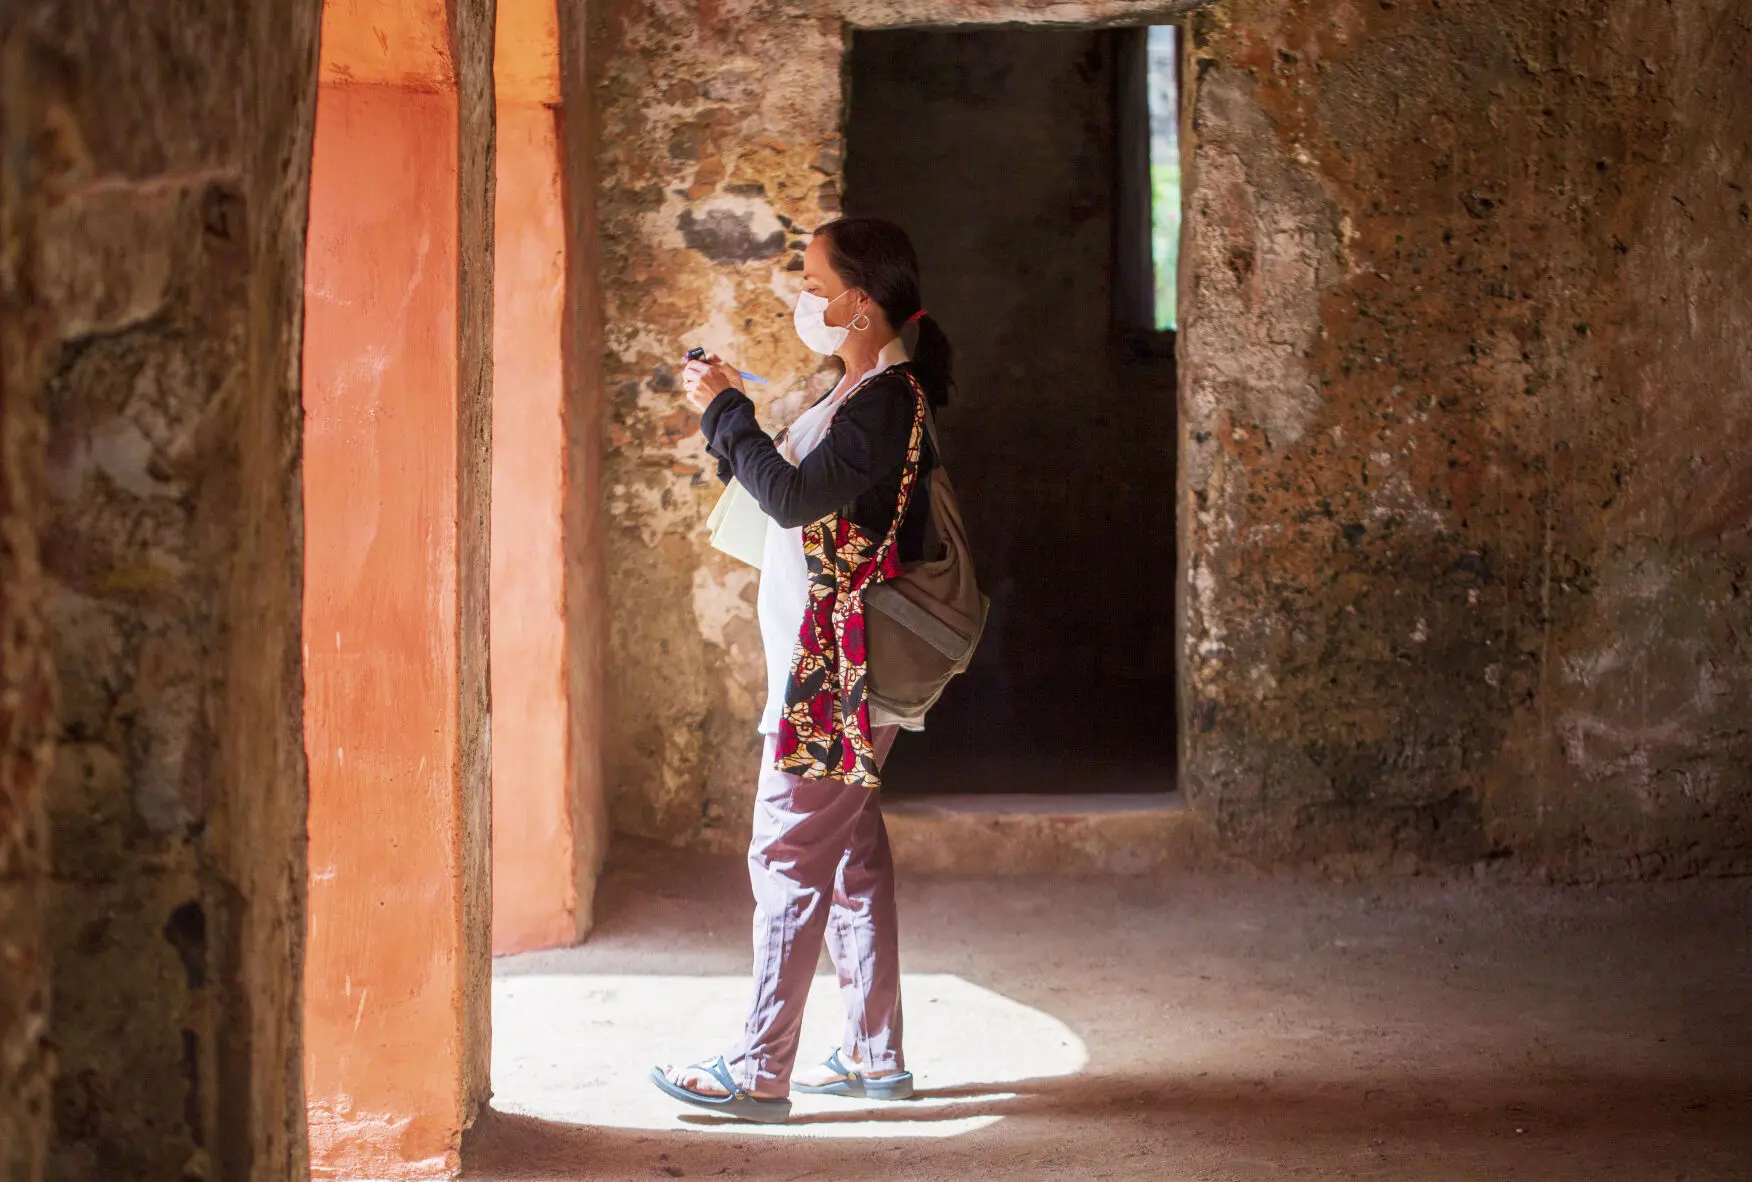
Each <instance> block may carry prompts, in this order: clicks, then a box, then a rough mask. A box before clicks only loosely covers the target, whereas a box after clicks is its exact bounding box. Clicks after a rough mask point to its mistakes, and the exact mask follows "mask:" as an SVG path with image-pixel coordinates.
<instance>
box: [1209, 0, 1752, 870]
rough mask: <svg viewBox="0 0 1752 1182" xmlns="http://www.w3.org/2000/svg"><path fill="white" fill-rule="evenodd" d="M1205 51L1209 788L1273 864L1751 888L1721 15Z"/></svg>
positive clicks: (1751, 183)
mask: <svg viewBox="0 0 1752 1182" xmlns="http://www.w3.org/2000/svg"><path fill="white" fill-rule="evenodd" d="M1193 31H1194V48H1193V51H1192V52H1193V61H1192V62H1191V63H1190V65H1189V77H1191V78H1192V79H1193V80H1194V85H1195V86H1196V90H1195V92H1194V98H1193V102H1192V103H1191V108H1192V114H1191V119H1192V133H1193V140H1194V143H1195V147H1194V149H1193V153H1192V160H1193V167H1194V169H1195V171H1194V174H1193V178H1192V181H1191V197H1190V202H1189V206H1190V208H1189V210H1188V214H1189V226H1188V236H1187V245H1188V254H1189V261H1188V265H1187V267H1186V269H1185V272H1184V276H1183V282H1184V288H1183V291H1184V299H1183V302H1184V306H1185V308H1186V321H1187V323H1186V328H1185V336H1184V346H1183V352H1182V363H1183V384H1182V407H1183V415H1184V421H1183V431H1184V440H1183V454H1184V457H1185V469H1186V486H1185V490H1184V491H1185V494H1186V497H1187V501H1186V503H1185V504H1183V506H1182V527H1183V550H1184V554H1183V562H1184V564H1185V569H1186V573H1187V581H1186V585H1185V588H1184V591H1185V594H1186V596H1187V601H1188V602H1187V607H1186V612H1185V628H1186V634H1185V653H1184V660H1185V662H1186V665H1185V669H1186V678H1185V680H1184V681H1183V685H1182V698H1183V707H1184V711H1185V715H1186V717H1185V720H1184V723H1185V725H1184V728H1183V734H1184V767H1185V771H1186V773H1187V780H1188V787H1189V789H1190V790H1191V791H1192V793H1193V799H1194V801H1195V803H1196V804H1197V805H1198V806H1199V808H1200V809H1201V810H1202V811H1203V812H1204V813H1205V814H1206V815H1207V816H1209V817H1210V818H1212V819H1213V820H1214V821H1215V822H1216V823H1217V825H1218V826H1219V828H1220V829H1221V830H1222V831H1223V832H1224V833H1225V834H1226V835H1228V836H1230V837H1232V838H1235V839H1238V840H1240V841H1241V842H1242V843H1243V844H1245V845H1247V846H1249V847H1252V848H1255V849H1259V850H1262V851H1268V852H1272V853H1284V854H1293V855H1296V854H1310V853H1319V852H1323V851H1330V850H1334V849H1340V848H1347V847H1348V848H1355V847H1359V846H1362V847H1370V846H1376V847H1380V846H1390V847H1392V848H1397V849H1399V850H1402V851H1409V852H1411V853H1415V854H1418V855H1428V856H1437V857H1448V858H1455V857H1467V858H1470V857H1478V856H1481V855H1486V854H1494V853H1516V854H1520V855H1524V856H1525V857H1526V858H1527V859H1528V860H1529V861H1531V862H1533V863H1534V864H1541V865H1547V866H1550V867H1552V868H1554V869H1557V870H1560V871H1565V872H1575V873H1586V874H1613V875H1619V874H1635V875H1642V874H1658V873H1683V872H1688V871H1694V870H1700V869H1705V868H1720V869H1730V868H1735V867H1744V866H1745V865H1746V864H1747V858H1748V855H1749V853H1752V848H1749V840H1752V833H1749V830H1748V828H1747V824H1746V823H1747V820H1748V813H1749V811H1752V781H1749V778H1748V774H1747V771H1746V767H1747V757H1748V755H1749V754H1752V715H1749V711H1748V707H1747V705H1746V703H1747V700H1748V699H1747V689H1748V686H1749V684H1752V650H1749V648H1748V644H1749V642H1752V586H1749V585H1748V581H1747V561H1748V557H1749V556H1752V534H1749V533H1748V524H1749V518H1752V463H1749V462H1748V459H1747V456H1746V452H1745V448H1744V442H1743V441H1744V440H1745V439H1746V438H1747V436H1748V430H1749V428H1752V343H1749V342H1752V337H1749V335H1748V332H1747V328H1748V318H1749V316H1752V311H1749V309H1748V305H1747V303H1746V301H1745V295H1744V287H1745V283H1746V276H1747V275H1748V274H1752V225H1749V224H1748V215H1747V197H1748V190H1749V189H1752V160H1749V158H1748V151H1749V145H1752V116H1749V115H1748V113H1747V111H1746V110H1745V108H1744V104H1736V103H1735V102H1733V101H1732V100H1731V98H1730V95H1731V94H1732V93H1733V88H1734V86H1735V82H1734V80H1735V79H1737V78H1738V79H1743V78H1745V77H1746V76H1747V72H1748V68H1749V67H1752V24H1749V22H1748V17H1747V14H1746V13H1745V12H1744V11H1743V10H1742V9H1740V8H1739V7H1737V6H1735V5H1732V4H1726V3H1717V4H1703V5H1693V6H1685V7H1684V8H1681V7H1679V6H1669V5H1665V4H1656V3H1648V4H1632V5H1628V6H1627V5H1606V4H1567V5H1555V6H1554V5H1544V4H1510V5H1502V4H1475V3H1454V2H1452V0H1443V2H1442V3H1400V4H1393V3H1387V4H1366V5H1356V6H1328V5H1314V4H1281V3H1236V4H1233V5H1228V6H1225V7H1223V8H1220V9H1215V10H1212V11H1211V12H1210V13H1208V14H1203V15H1201V16H1200V17H1199V18H1197V19H1196V20H1195V22H1194V24H1193ZM1736 440H1738V441H1740V442H1739V444H1738V446H1736V443H1735V441H1736Z"/></svg>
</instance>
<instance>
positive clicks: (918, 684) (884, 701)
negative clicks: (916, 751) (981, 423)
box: [864, 375, 990, 731]
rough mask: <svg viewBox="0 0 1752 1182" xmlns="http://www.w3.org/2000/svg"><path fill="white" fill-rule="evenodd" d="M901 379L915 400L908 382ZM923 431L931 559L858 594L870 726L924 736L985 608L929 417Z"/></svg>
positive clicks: (964, 660)
mask: <svg viewBox="0 0 1752 1182" xmlns="http://www.w3.org/2000/svg"><path fill="white" fill-rule="evenodd" d="M907 380H908V382H909V384H911V385H912V387H913V391H914V392H915V393H918V392H919V387H918V384H917V382H916V381H914V379H913V378H912V377H911V375H908V378H907ZM920 397H923V395H922V394H920ZM925 430H926V432H927V434H928V437H929V439H930V441H931V451H932V453H933V454H934V455H935V456H936V460H937V463H936V466H935V467H934V468H932V470H931V474H930V476H929V477H927V478H926V480H927V482H928V483H926V484H925V485H924V487H925V489H926V490H927V495H928V496H929V497H930V530H931V534H932V536H933V539H934V541H935V545H934V546H927V547H926V551H927V553H935V554H936V557H935V558H929V559H926V560H925V561H923V562H916V563H913V564H912V565H911V566H909V567H907V568H906V570H905V572H904V573H902V574H901V575H900V576H899V577H897V578H893V579H889V580H888V581H886V582H884V583H879V584H878V585H876V586H875V587H872V588H871V589H870V590H868V591H866V592H865V593H864V606H865V608H866V609H867V610H866V611H865V613H864V635H865V645H866V652H867V654H868V655H867V668H868V670H869V678H870V684H869V686H868V694H869V702H870V721H871V723H872V725H875V726H885V725H898V726H901V727H903V728H905V729H906V730H913V731H916V730H923V729H924V723H925V713H926V711H928V710H930V708H931V707H932V706H934V705H936V703H937V699H938V698H940V697H942V696H943V690H944V688H945V687H946V686H948V684H949V682H950V681H951V680H952V679H953V678H954V677H955V675H956V674H958V673H961V672H963V671H965V670H966V669H967V665H968V662H969V661H971V660H973V650H974V649H975V648H977V647H978V645H979V637H980V633H981V632H982V631H984V630H985V621H986V611H987V609H988V608H989V607H990V601H989V600H987V599H986V597H985V596H984V595H982V594H981V593H980V590H979V584H978V583H977V582H976V581H975V580H974V574H973V554H972V552H971V551H970V550H969V549H968V545H967V531H966V530H965V529H964V528H963V527H962V524H961V510H960V508H959V506H957V504H956V502H955V490H954V489H953V488H952V487H951V486H950V484H949V474H948V472H946V471H944V469H943V451H942V449H941V448H940V447H938V446H937V427H936V423H935V422H934V421H933V419H932V418H931V414H930V411H929V410H927V411H926V412H925Z"/></svg>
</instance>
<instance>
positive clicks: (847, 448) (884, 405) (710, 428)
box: [700, 369, 936, 563]
mask: <svg viewBox="0 0 1752 1182" xmlns="http://www.w3.org/2000/svg"><path fill="white" fill-rule="evenodd" d="M914 406H915V398H914V395H913V392H912V387H911V386H910V385H908V384H907V381H906V379H905V378H903V377H901V376H900V374H899V373H897V372H895V370H892V369H891V370H887V371H885V372H883V373H880V374H878V375H876V376H875V377H874V378H871V379H870V380H869V381H868V382H866V383H864V386H863V388H862V389H860V390H858V391H857V392H856V393H854V394H853V395H852V396H851V397H850V398H848V399H846V402H845V405H844V406H841V407H840V408H839V410H838V411H837V412H836V413H835V414H834V416H833V422H832V424H830V425H829V426H828V429H827V437H826V438H825V439H823V440H822V441H821V443H820V444H819V445H818V446H817V447H816V448H815V450H814V451H812V452H810V453H809V454H808V455H807V456H805V457H803V462H802V463H801V464H800V465H797V466H792V464H791V462H790V461H789V460H787V459H785V457H784V456H782V455H780V454H779V451H778V448H777V447H775V446H774V444H773V441H772V438H771V437H770V436H768V435H767V433H766V432H765V431H763V430H761V428H760V424H759V423H757V422H755V418H754V403H752V402H750V401H749V400H748V396H747V395H746V394H743V393H742V392H741V391H740V390H734V389H726V390H722V391H720V392H719V393H718V396H717V397H716V398H714V399H712V403H711V405H710V406H708V407H706V413H705V414H704V415H702V416H701V417H700V432H701V433H702V434H703V435H705V437H706V450H707V451H709V452H710V453H711V454H712V456H713V457H714V458H716V459H717V461H718V477H719V479H721V480H725V481H728V480H729V479H730V477H731V476H735V477H736V479H737V480H738V481H740V482H741V484H742V486H743V487H744V488H746V489H747V490H748V491H749V492H750V493H752V494H753V495H754V499H755V500H756V501H757V502H759V503H760V507H761V509H762V510H764V511H765V513H766V515H767V516H768V517H771V518H772V519H773V520H774V521H776V522H778V523H779V524H780V525H781V526H783V527H784V528H786V529H795V528H798V527H800V526H805V525H809V524H810V523H812V522H816V521H820V520H821V519H822V518H823V517H826V516H827V515H828V514H830V513H838V514H840V515H841V516H842V517H846V518H849V519H850V520H851V521H852V523H853V524H855V525H856V526H857V527H858V528H859V529H861V530H863V531H864V532H865V533H866V534H868V535H869V536H870V537H872V538H882V537H885V536H886V535H887V533H888V527H889V526H890V525H892V524H893V523H894V507H895V506H896V505H897V504H898V503H899V502H900V477H901V470H902V468H903V466H904V464H905V460H906V445H907V440H908V438H909V437H910V436H911V434H912V421H913V409H914ZM935 466H936V457H935V456H934V455H933V454H932V451H931V445H930V440H929V439H928V438H927V439H926V440H925V443H924V446H923V447H922V449H921V455H920V457H919V481H918V483H917V484H916V485H915V486H914V487H913V495H912V500H911V501H910V502H909V503H908V505H907V512H906V518H905V519H904V520H903V521H902V522H901V523H900V533H899V535H898V536H897V537H896V539H895V544H896V546H897V548H898V549H899V551H900V560H901V561H902V562H903V563H912V562H918V561H919V560H921V559H923V558H924V557H926V555H925V539H926V537H927V532H928V531H927V522H928V521H929V520H930V493H929V489H930V485H929V484H928V482H927V481H926V479H925V478H926V477H927V476H928V475H929V474H930V472H931V470H932V469H933V468H934V467H935Z"/></svg>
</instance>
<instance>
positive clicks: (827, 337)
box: [791, 289, 852, 357]
mask: <svg viewBox="0 0 1752 1182" xmlns="http://www.w3.org/2000/svg"><path fill="white" fill-rule="evenodd" d="M849 294H851V293H850V290H849V289H848V290H847V291H842V292H840V293H839V295H836V296H834V297H833V299H832V300H830V299H827V298H826V297H825V296H818V295H816V294H814V293H813V292H807V291H806V292H803V293H802V294H801V295H799V296H798V297H797V309H796V311H794V312H793V313H791V323H792V324H793V325H795V326H796V329H797V336H798V338H799V339H800V340H801V341H802V342H803V343H804V344H805V345H808V346H809V347H810V348H811V349H813V350H815V351H816V352H817V353H820V354H822V355H823V356H828V357H831V356H832V355H833V354H835V353H838V352H839V350H840V346H841V345H843V344H845V343H846V338H847V337H849V336H851V335H852V330H851V329H849V328H833V327H831V326H829V324H828V323H827V309H828V308H829V306H831V305H832V304H833V302H834V300H837V299H839V298H840V296H845V295H849Z"/></svg>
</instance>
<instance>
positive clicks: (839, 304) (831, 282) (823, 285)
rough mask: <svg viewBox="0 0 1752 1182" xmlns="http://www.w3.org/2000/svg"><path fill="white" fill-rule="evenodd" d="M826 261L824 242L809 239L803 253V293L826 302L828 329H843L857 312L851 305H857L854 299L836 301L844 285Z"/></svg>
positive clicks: (818, 237)
mask: <svg viewBox="0 0 1752 1182" xmlns="http://www.w3.org/2000/svg"><path fill="white" fill-rule="evenodd" d="M827 258H828V254H827V239H825V238H822V237H820V236H817V237H814V238H811V239H810V240H809V247H808V249H806V250H805V251H804V252H803V290H804V291H806V292H808V293H809V294H810V295H818V296H820V297H821V298H823V299H825V300H828V301H830V302H829V304H828V306H827V313H826V320H827V326H828V327H829V328H845V327H846V326H847V325H849V324H850V323H851V322H852V317H853V316H855V315H857V309H856V308H854V307H853V306H852V305H853V304H855V303H857V302H858V301H857V299H856V298H855V297H854V298H852V299H845V300H842V299H839V298H838V297H839V296H842V295H844V294H845V292H846V281H845V280H844V279H841V278H840V277H839V275H838V274H837V273H836V272H835V271H834V269H833V268H832V267H831V266H829V265H828V262H827Z"/></svg>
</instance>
